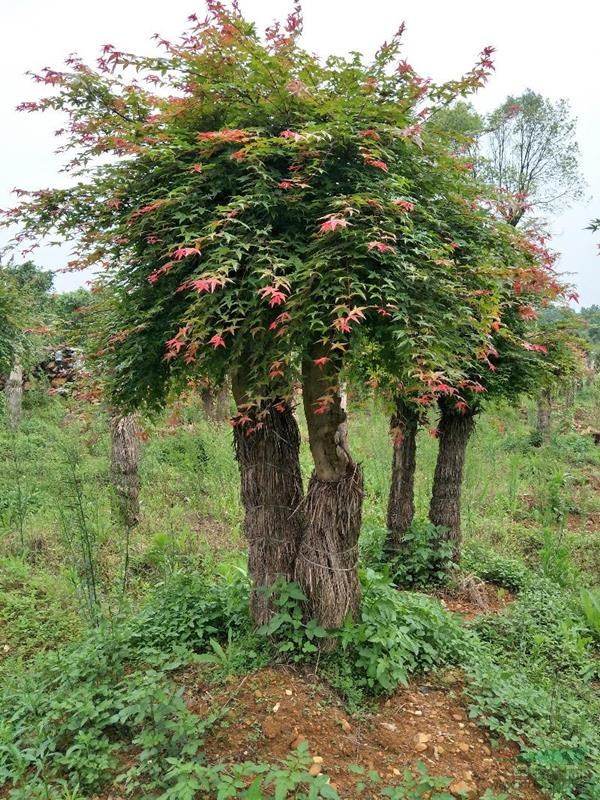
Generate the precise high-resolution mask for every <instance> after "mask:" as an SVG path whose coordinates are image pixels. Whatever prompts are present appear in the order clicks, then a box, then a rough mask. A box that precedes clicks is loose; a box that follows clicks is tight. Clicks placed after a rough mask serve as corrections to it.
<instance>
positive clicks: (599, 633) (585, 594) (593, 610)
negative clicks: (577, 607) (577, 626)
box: [580, 589, 600, 640]
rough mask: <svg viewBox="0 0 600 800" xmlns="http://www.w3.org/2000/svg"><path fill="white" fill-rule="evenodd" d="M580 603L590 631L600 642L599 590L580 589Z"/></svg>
mask: <svg viewBox="0 0 600 800" xmlns="http://www.w3.org/2000/svg"><path fill="white" fill-rule="evenodd" d="M580 602H581V609H582V611H583V613H584V615H585V619H586V621H587V624H588V627H589V629H590V631H591V632H592V633H593V635H594V636H595V637H596V638H597V639H599V640H600V589H582V590H581V594H580Z"/></svg>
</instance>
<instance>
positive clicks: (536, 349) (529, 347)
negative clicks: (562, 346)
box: [521, 342, 548, 353]
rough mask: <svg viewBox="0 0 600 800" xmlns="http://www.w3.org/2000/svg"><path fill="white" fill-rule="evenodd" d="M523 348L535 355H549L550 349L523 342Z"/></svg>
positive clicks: (541, 345)
mask: <svg viewBox="0 0 600 800" xmlns="http://www.w3.org/2000/svg"><path fill="white" fill-rule="evenodd" d="M521 347H523V348H524V349H525V350H531V351H533V352H534V353H547V352H548V348H547V347H546V345H543V344H531V342H521Z"/></svg>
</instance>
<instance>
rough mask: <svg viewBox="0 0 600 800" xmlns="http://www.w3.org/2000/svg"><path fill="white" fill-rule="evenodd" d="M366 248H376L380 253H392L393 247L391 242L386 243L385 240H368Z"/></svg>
mask: <svg viewBox="0 0 600 800" xmlns="http://www.w3.org/2000/svg"><path fill="white" fill-rule="evenodd" d="M367 249H368V250H377V251H379V252H380V253H393V252H394V248H393V247H392V245H391V244H386V243H385V242H369V243H368V244H367Z"/></svg>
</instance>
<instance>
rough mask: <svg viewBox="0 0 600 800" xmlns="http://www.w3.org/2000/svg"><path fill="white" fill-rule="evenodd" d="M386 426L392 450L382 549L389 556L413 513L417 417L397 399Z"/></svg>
mask: <svg viewBox="0 0 600 800" xmlns="http://www.w3.org/2000/svg"><path fill="white" fill-rule="evenodd" d="M390 427H391V431H392V435H393V443H394V452H393V455H392V482H391V485H390V494H389V498H388V509H387V528H388V535H387V540H386V545H385V549H386V551H387V552H388V553H389V554H390V555H393V554H394V553H398V552H399V551H401V550H402V547H403V545H404V542H403V539H404V535H405V534H406V532H407V531H408V529H409V528H410V526H411V524H412V521H413V518H414V516H415V497H414V488H415V469H416V463H417V459H416V455H417V429H418V427H419V419H418V416H417V414H416V413H415V411H413V410H412V409H411V408H407V406H406V405H405V404H404V403H403V402H402V401H401V400H398V402H397V404H396V413H395V414H394V415H393V416H392V418H391V421H390Z"/></svg>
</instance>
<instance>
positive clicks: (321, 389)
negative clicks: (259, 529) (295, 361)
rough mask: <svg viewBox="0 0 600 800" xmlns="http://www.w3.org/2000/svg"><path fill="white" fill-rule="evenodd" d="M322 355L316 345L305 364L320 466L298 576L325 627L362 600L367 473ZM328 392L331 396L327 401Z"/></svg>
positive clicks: (307, 406)
mask: <svg viewBox="0 0 600 800" xmlns="http://www.w3.org/2000/svg"><path fill="white" fill-rule="evenodd" d="M322 355H324V354H323V353H322V352H320V350H317V349H315V352H314V353H312V357H311V358H310V359H306V360H305V361H304V363H303V369H302V375H303V400H304V411H305V414H306V421H307V425H308V433H309V439H310V449H311V451H312V455H313V460H314V464H315V470H314V472H313V475H312V477H311V479H310V483H309V486H308V492H307V495H306V500H305V502H304V510H305V518H306V531H305V534H304V538H303V539H302V544H301V545H300V550H299V552H298V559H297V561H296V580H297V581H298V583H299V584H300V586H301V587H302V589H303V591H304V593H305V594H306V596H307V598H308V608H307V615H308V616H309V617H314V618H316V619H317V620H318V621H319V623H320V624H321V625H322V626H323V627H326V628H335V627H338V626H340V625H342V624H343V622H344V619H345V618H346V617H347V616H348V615H349V614H350V615H353V614H355V613H356V611H357V610H358V606H359V602H360V587H359V582H358V576H357V571H356V565H357V560H358V535H359V532H360V525H361V516H362V503H363V477H362V470H361V468H360V466H358V465H357V464H355V463H354V461H353V460H352V457H351V455H350V453H349V451H348V445H347V438H346V433H347V432H346V419H347V417H346V412H345V411H344V409H343V407H342V398H341V396H340V393H339V391H338V390H337V389H336V388H335V384H336V380H337V376H336V375H335V374H333V375H332V374H328V373H327V370H326V369H321V368H319V367H318V366H316V365H315V364H314V359H315V358H318V357H321V356H322ZM324 397H329V398H330V400H329V401H327V402H326V404H325V405H323V398H324ZM325 408H326V410H325ZM320 411H324V413H319V412H320Z"/></svg>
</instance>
